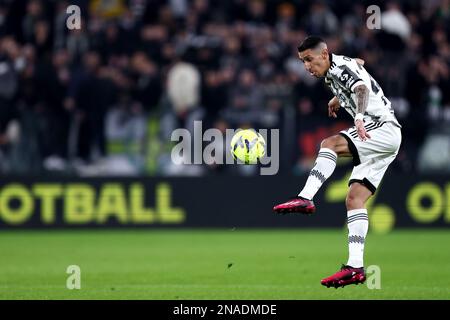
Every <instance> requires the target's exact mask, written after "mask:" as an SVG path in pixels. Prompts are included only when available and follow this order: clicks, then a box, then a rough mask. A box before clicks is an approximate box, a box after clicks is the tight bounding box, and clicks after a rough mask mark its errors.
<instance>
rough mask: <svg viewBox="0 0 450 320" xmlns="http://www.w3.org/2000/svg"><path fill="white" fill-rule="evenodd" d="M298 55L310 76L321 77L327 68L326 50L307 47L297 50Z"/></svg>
mask: <svg viewBox="0 0 450 320" xmlns="http://www.w3.org/2000/svg"><path fill="white" fill-rule="evenodd" d="M298 57H299V58H300V60H301V61H302V62H303V63H304V64H305V68H306V70H307V71H308V72H309V73H310V74H311V75H312V76H315V77H317V78H319V77H323V76H324V75H325V73H326V72H327V70H328V67H329V66H328V51H327V50H326V49H322V50H320V49H307V50H305V51H302V52H299V53H298Z"/></svg>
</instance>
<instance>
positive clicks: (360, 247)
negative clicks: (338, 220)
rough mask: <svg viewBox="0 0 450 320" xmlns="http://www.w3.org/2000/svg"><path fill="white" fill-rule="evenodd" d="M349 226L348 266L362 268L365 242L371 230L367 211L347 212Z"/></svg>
mask: <svg viewBox="0 0 450 320" xmlns="http://www.w3.org/2000/svg"><path fill="white" fill-rule="evenodd" d="M347 226H348V262H347V265H348V266H352V267H354V268H361V267H363V266H364V259H363V258H364V242H365V240H366V235H367V230H368V229H369V218H368V216H367V210H366V209H355V210H350V211H348V212H347Z"/></svg>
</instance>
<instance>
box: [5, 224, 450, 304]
mask: <svg viewBox="0 0 450 320" xmlns="http://www.w3.org/2000/svg"><path fill="white" fill-rule="evenodd" d="M449 243H450V232H449V231H448V230H427V231H423V230H400V231H399V230H397V231H394V232H392V233H390V234H387V235H377V234H371V233H369V235H368V238H367V242H366V256H365V262H366V266H367V265H378V266H379V267H380V268H381V289H368V287H367V286H366V285H359V286H348V287H345V288H339V289H334V288H329V289H327V288H325V287H323V286H321V285H320V279H321V278H323V277H325V276H328V275H330V274H332V273H334V272H335V271H337V269H338V267H339V266H340V263H343V262H346V259H347V239H346V231H345V230H344V229H342V230H321V229H317V230H305V229H287V230H248V229H242V230H240V229H234V230H225V229H220V230H218V229H214V230H201V229H199V230H156V229H147V230H142V229H140V230H98V231H92V230H90V231H78V230H64V231H54V230H53V231H1V232H0V253H1V259H0V299H159V300H161V299H162V300H166V299H167V300H176V299H183V300H184V299H232V300H234V299H237V300H238V299H287V300H294V299H450V250H449V249H448V244H449ZM69 265H78V266H80V268H81V289H80V290H69V289H67V288H66V280H67V277H69V274H67V273H66V269H67V267H68V266H69Z"/></svg>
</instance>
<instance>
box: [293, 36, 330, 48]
mask: <svg viewBox="0 0 450 320" xmlns="http://www.w3.org/2000/svg"><path fill="white" fill-rule="evenodd" d="M321 42H325V41H323V39H322V38H321V37H317V36H309V37H306V38H305V39H304V40H303V41H302V43H300V45H299V46H298V47H297V50H298V52H303V51H305V50H308V49H314V48H316V47H317V45H318V44H319V43H321Z"/></svg>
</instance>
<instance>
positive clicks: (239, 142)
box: [231, 129, 266, 164]
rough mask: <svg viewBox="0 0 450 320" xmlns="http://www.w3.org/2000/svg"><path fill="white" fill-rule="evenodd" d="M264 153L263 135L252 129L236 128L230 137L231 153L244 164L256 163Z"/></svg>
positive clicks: (264, 142)
mask: <svg viewBox="0 0 450 320" xmlns="http://www.w3.org/2000/svg"><path fill="white" fill-rule="evenodd" d="M265 153H266V141H265V140H264V137H263V136H262V135H261V134H260V133H259V132H257V131H256V130H254V129H245V130H242V129H240V130H238V131H237V132H236V133H235V134H234V136H233V138H232V139H231V154H232V155H233V158H234V159H235V160H236V159H239V160H240V161H242V162H243V163H245V164H256V163H257V162H258V160H259V159H260V158H262V157H263V156H264V155H265Z"/></svg>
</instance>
